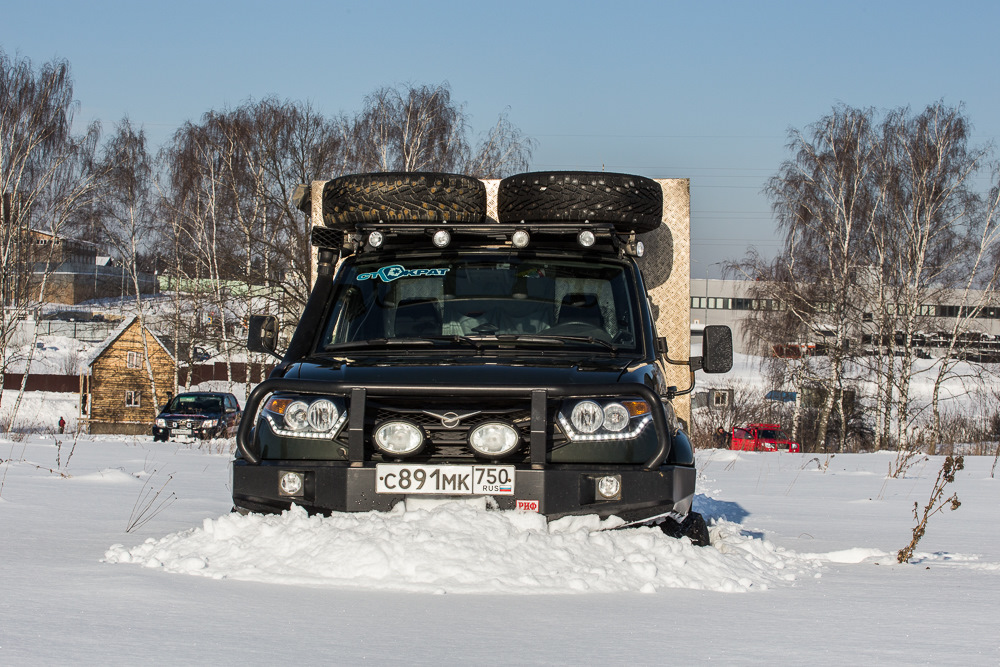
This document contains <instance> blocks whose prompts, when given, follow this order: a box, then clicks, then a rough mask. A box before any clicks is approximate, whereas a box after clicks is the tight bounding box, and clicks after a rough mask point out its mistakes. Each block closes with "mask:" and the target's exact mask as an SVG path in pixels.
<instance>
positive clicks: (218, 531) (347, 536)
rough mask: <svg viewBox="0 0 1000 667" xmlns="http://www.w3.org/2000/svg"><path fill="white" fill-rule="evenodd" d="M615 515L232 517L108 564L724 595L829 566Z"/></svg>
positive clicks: (262, 575) (218, 575) (418, 583)
mask: <svg viewBox="0 0 1000 667" xmlns="http://www.w3.org/2000/svg"><path fill="white" fill-rule="evenodd" d="M620 523H621V522H620V521H618V520H617V519H608V520H604V521H602V520H601V519H599V518H598V517H596V516H587V517H568V518H566V519H562V520H558V521H553V522H551V523H546V521H545V518H544V517H542V516H541V515H538V514H532V513H528V512H519V511H490V510H487V508H486V501H485V500H480V501H479V502H477V501H464V502H462V501H458V502H456V501H452V502H438V503H436V504H435V503H427V502H426V501H425V502H424V503H420V504H417V503H409V504H403V503H401V504H400V505H398V506H397V507H396V508H395V509H394V510H393V511H391V512H385V513H379V512H369V513H340V514H334V515H332V516H329V517H322V516H309V515H308V514H307V513H306V511H305V510H303V509H302V508H300V507H292V509H290V510H289V511H286V512H284V513H282V514H281V515H253V514H252V515H247V516H242V515H239V514H229V515H225V516H222V517H219V518H218V519H205V521H204V523H203V525H202V527H201V528H195V529H191V530H187V531H184V532H180V533H174V534H172V535H168V536H166V537H163V538H161V539H158V540H157V539H152V538H151V539H148V540H146V542H145V543H144V544H141V545H139V546H135V547H131V548H128V547H125V546H123V545H121V544H116V545H113V546H112V547H110V548H109V549H108V551H107V553H106V554H105V558H104V561H105V562H107V563H135V564H140V565H144V566H146V567H150V568H160V569H163V570H165V571H167V572H177V573H185V574H196V575H201V576H206V577H212V578H215V579H223V578H230V579H238V580H244V581H258V582H267V583H277V584H291V585H301V586H329V587H338V588H352V589H371V590H392V591H409V592H423V593H463V594H470V593H507V594H552V593H611V592H623V591H633V592H643V593H653V592H656V591H657V590H660V589H670V588H689V589H699V590H711V591H720V592H746V591H753V590H766V589H767V588H768V587H769V586H773V585H778V584H781V585H788V583H789V582H793V581H795V580H796V579H797V578H799V577H801V576H802V575H804V574H806V573H812V572H814V571H815V570H816V569H818V568H819V567H820V566H821V564H820V561H819V560H817V559H814V558H812V559H805V558H801V557H799V556H797V555H796V554H794V553H793V552H789V551H786V550H783V549H779V548H776V547H774V546H773V545H771V544H770V543H768V542H766V541H765V540H761V539H759V538H755V537H752V536H749V535H746V534H744V532H743V531H742V530H741V527H740V526H739V525H738V524H733V523H730V522H724V521H723V522H720V523H718V524H717V525H714V526H713V527H712V528H711V534H712V544H713V546H712V547H704V548H699V547H696V546H694V545H692V544H691V542H690V541H689V540H688V539H686V538H684V539H679V540H678V539H673V538H670V537H667V536H666V535H664V534H663V533H662V532H661V531H660V530H659V529H657V528H649V527H640V528H630V529H626V530H607V529H608V528H613V527H615V526H617V525H619V524H620Z"/></svg>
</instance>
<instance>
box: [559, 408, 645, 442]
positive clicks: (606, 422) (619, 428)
mask: <svg viewBox="0 0 1000 667" xmlns="http://www.w3.org/2000/svg"><path fill="white" fill-rule="evenodd" d="M567 415H568V416H567ZM557 419H558V421H559V425H560V426H561V427H562V430H563V432H564V433H565V434H566V437H568V438H569V439H570V440H573V441H598V440H630V439H632V438H635V437H637V436H638V435H639V434H640V433H641V432H642V430H643V429H644V428H646V425H647V424H649V423H650V422H651V421H653V418H652V415H650V408H649V404H648V403H647V402H646V401H643V400H638V399H626V400H620V401H614V400H605V399H600V400H592V399H587V400H582V401H567V402H566V403H564V404H563V408H562V409H561V410H560V411H559V414H558V416H557Z"/></svg>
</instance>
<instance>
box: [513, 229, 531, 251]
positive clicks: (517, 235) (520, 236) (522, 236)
mask: <svg viewBox="0 0 1000 667" xmlns="http://www.w3.org/2000/svg"><path fill="white" fill-rule="evenodd" d="M530 240H531V235H530V234H528V232H527V231H526V230H524V229H519V230H517V231H516V232H514V234H513V235H512V236H511V237H510V242H511V243H512V244H514V247H515V248H525V247H527V245H528V241H530Z"/></svg>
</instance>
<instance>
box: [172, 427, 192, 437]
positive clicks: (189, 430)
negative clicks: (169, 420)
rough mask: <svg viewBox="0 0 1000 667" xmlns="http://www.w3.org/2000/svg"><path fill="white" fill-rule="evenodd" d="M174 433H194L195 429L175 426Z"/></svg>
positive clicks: (189, 434)
mask: <svg viewBox="0 0 1000 667" xmlns="http://www.w3.org/2000/svg"><path fill="white" fill-rule="evenodd" d="M173 435H188V436H191V435H194V431H192V430H191V429H189V428H175V429H174V430H173Z"/></svg>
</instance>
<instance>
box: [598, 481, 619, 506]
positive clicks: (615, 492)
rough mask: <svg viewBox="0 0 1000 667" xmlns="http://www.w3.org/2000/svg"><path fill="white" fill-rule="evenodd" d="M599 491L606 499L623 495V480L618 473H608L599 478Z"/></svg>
mask: <svg viewBox="0 0 1000 667" xmlns="http://www.w3.org/2000/svg"><path fill="white" fill-rule="evenodd" d="M597 493H599V494H600V496H601V497H602V498H604V499H606V500H615V499H617V498H620V497H621V495H622V480H621V477H619V476H618V475H608V476H607V477H602V478H600V479H599V480H597Z"/></svg>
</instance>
